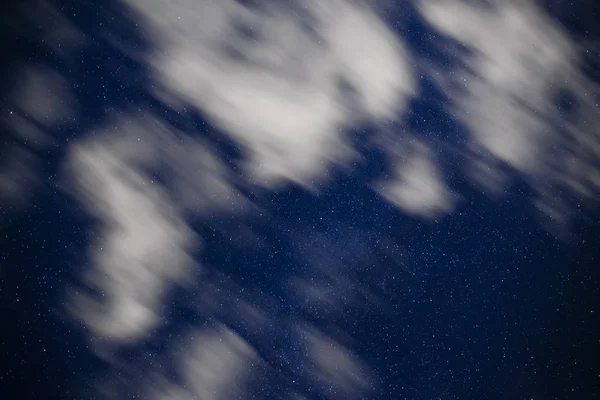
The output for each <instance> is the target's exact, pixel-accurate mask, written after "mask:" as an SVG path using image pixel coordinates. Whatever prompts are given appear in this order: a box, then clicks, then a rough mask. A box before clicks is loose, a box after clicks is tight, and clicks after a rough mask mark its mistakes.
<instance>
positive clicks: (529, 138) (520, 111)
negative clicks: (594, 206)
mask: <svg viewBox="0 0 600 400" xmlns="http://www.w3.org/2000/svg"><path fill="white" fill-rule="evenodd" d="M420 10H421V12H422V15H423V16H424V17H425V19H426V20H427V21H428V22H430V23H431V24H432V26H433V27H434V28H436V29H438V30H439V31H440V32H441V33H443V34H445V35H448V36H450V37H451V38H453V39H455V40H456V41H458V42H459V43H461V44H463V45H465V46H467V47H468V48H469V49H470V50H471V51H472V53H471V54H465V55H464V56H463V57H462V61H463V62H464V63H465V65H466V66H467V68H458V69H456V70H453V71H450V73H448V71H447V70H440V71H438V73H437V74H436V76H441V77H443V78H442V79H440V80H439V82H440V83H441V85H442V87H443V88H444V89H445V90H446V93H448V95H449V96H450V98H451V99H452V100H453V102H452V103H451V107H450V108H451V109H452V111H453V113H454V115H455V116H456V118H457V119H459V120H460V121H462V122H463V123H465V124H466V126H467V127H468V129H469V138H470V150H471V151H472V152H473V155H474V157H472V158H471V157H470V159H471V160H472V161H474V162H473V163H472V164H470V170H469V171H467V172H468V173H469V175H470V176H471V177H473V178H475V179H476V180H477V181H478V183H482V182H481V179H485V178H486V176H487V177H489V178H490V181H488V182H486V183H485V184H487V186H490V185H491V186H494V185H506V184H507V181H506V179H504V177H502V172H501V168H502V163H503V164H504V165H508V166H510V167H512V168H514V169H515V170H516V171H518V172H519V173H520V174H522V176H524V177H525V178H526V179H527V180H528V181H529V183H530V184H531V185H532V186H533V187H534V188H535V189H536V190H537V191H538V196H539V198H538V199H535V202H536V203H538V208H540V209H547V210H551V209H553V208H554V207H555V206H553V205H551V203H554V204H558V203H561V201H558V202H557V201H555V199H556V198H557V197H561V196H562V195H561V193H560V192H561V189H560V188H561V187H562V188H568V189H569V190H571V189H575V190H576V191H577V192H579V193H578V194H580V193H583V192H587V194H591V193H594V195H596V196H597V194H598V189H600V186H598V182H596V181H595V178H593V179H591V180H590V179H588V178H587V177H588V176H598V168H597V166H595V164H594V161H592V159H593V158H595V157H596V158H597V157H598V156H599V155H600V151H598V150H599V149H600V140H599V138H598V136H597V135H596V134H595V133H594V132H593V129H594V128H592V126H593V124H594V122H593V121H595V122H597V121H599V120H600V115H599V112H598V108H597V107H596V106H595V104H593V101H594V100H593V99H594V97H595V96H597V95H598V93H599V91H598V89H597V87H596V85H594V84H592V83H591V82H589V81H587V80H586V78H585V77H584V76H583V75H582V74H581V72H580V70H579V59H578V54H577V51H578V48H577V46H576V45H575V44H574V43H573V42H571V41H570V39H569V37H568V36H567V35H566V34H565V33H564V32H563V30H562V29H561V28H560V27H558V26H557V25H556V24H555V23H553V22H552V20H551V19H550V18H549V17H547V16H546V15H544V12H543V11H542V10H541V9H539V8H537V7H536V6H535V5H534V4H533V3H532V2H529V1H523V2H502V1H494V2H491V5H490V6H485V7H484V6H482V5H481V4H479V5H473V4H472V3H467V2H463V1H455V0H448V1H421V2H420ZM561 88H565V89H567V90H569V91H571V92H572V94H573V96H574V99H575V100H576V102H577V103H578V106H577V107H579V108H577V109H576V111H575V115H574V116H572V117H568V116H565V115H563V114H562V112H561V110H559V109H557V107H556V103H555V99H556V96H557V94H558V90H559V89H561ZM570 118H573V119H574V120H575V122H573V121H570V120H569V119H570ZM586 122H587V124H586ZM583 142H585V143H586V144H585V145H583ZM586 147H587V148H586ZM486 153H487V154H488V155H489V156H488V159H487V160H486V157H485V154H486ZM498 161H499V162H500V163H499V162H498ZM573 162H575V163H577V164H578V168H575V169H573V168H570V166H572V165H573ZM499 189H500V188H495V190H496V191H498V190H499ZM563 211H565V210H563ZM560 213H561V212H559V210H557V209H554V210H553V211H552V212H551V213H550V214H552V215H554V218H558V219H559V220H560V219H561V217H559V214H560Z"/></svg>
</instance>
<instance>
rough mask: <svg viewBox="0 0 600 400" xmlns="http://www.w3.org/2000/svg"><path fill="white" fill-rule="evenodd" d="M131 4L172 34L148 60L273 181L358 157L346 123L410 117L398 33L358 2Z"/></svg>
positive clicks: (318, 172)
mask: <svg viewBox="0 0 600 400" xmlns="http://www.w3.org/2000/svg"><path fill="white" fill-rule="evenodd" d="M131 3H132V4H133V5H134V6H135V7H137V8H138V9H139V10H140V11H141V12H142V13H143V14H144V15H146V16H147V18H148V19H149V20H150V21H152V22H153V26H154V29H155V37H156V39H157V41H158V42H160V43H162V44H163V46H162V47H161V48H160V50H159V51H157V52H155V53H154V54H152V55H151V56H150V60H149V62H150V63H151V64H152V65H154V66H155V67H156V70H157V71H158V74H159V76H160V78H161V80H162V82H163V84H164V85H165V86H166V87H167V88H169V89H171V90H172V91H174V92H175V93H179V94H180V95H181V96H183V97H184V98H186V99H187V100H188V101H190V102H192V103H193V104H195V105H196V106H198V107H199V108H200V109H202V110H203V111H204V112H205V113H206V114H207V115H208V116H209V117H210V119H211V120H212V122H213V123H215V124H216V125H218V126H219V127H220V128H222V129H224V130H225V131H226V132H227V133H228V134H229V135H231V137H232V138H233V139H235V140H236V141H237V142H238V143H240V144H241V145H242V146H244V148H246V149H247V150H248V152H249V160H248V164H247V166H246V167H247V171H248V172H249V173H250V176H251V178H252V179H253V180H255V181H256V182H257V183H259V184H262V185H264V186H266V187H269V188H274V187H277V186H278V185H279V184H281V183H282V182H284V181H285V180H291V181H293V182H295V183H298V184H301V185H304V186H305V187H307V188H313V187H314V184H315V183H316V182H318V181H320V180H323V179H324V178H326V176H327V171H328V166H329V165H330V164H332V163H333V164H335V163H344V162H347V161H349V160H351V159H353V157H354V156H355V152H354V151H353V150H352V149H351V147H350V146H349V144H348V143H346V142H345V138H344V136H343V131H344V129H345V128H348V127H349V126H350V125H352V124H353V123H356V122H360V121H364V120H373V121H387V120H389V119H395V118H399V117H401V115H402V111H403V107H404V106H405V105H406V100H407V98H408V97H409V96H411V95H412V94H413V93H414V82H413V78H412V75H411V71H410V67H409V65H408V63H407V62H406V52H405V50H404V49H403V47H402V45H401V43H400V42H399V41H398V38H397V37H396V36H395V35H394V34H393V33H392V32H391V31H390V30H389V29H387V27H386V26H385V25H384V24H383V23H382V22H381V21H380V20H379V19H378V18H377V17H376V16H375V15H374V14H373V13H372V12H371V11H370V10H369V9H367V8H364V7H361V6H358V5H357V4H356V3H352V2H346V1H334V2H329V3H327V4H324V3H319V2H316V1H309V2H306V3H303V5H302V6H297V7H295V6H288V7H284V6H280V5H276V4H275V3H270V2H267V3H265V4H263V5H261V6H260V7H245V6H244V5H243V4H240V2H237V1H233V0H226V1H212V0H203V1H187V0H180V1H177V2H170V3H168V4H167V3H163V2H160V1H151V2H148V1H143V2H142V1H136V0H131Z"/></svg>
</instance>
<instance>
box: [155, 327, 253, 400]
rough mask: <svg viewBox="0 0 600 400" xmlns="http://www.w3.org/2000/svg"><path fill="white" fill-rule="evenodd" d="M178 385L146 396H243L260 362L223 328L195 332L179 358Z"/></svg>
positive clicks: (211, 399)
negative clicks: (179, 380)
mask: <svg viewBox="0 0 600 400" xmlns="http://www.w3.org/2000/svg"><path fill="white" fill-rule="evenodd" d="M176 357H179V358H180V362H179V372H180V373H181V378H182V382H181V383H164V384H163V385H162V386H163V387H159V388H153V389H152V390H151V392H152V393H150V395H149V396H148V397H149V398H153V399H156V400H159V399H165V400H166V399H202V400H219V399H233V398H238V397H239V396H240V395H243V393H245V391H244V390H245V384H246V383H247V380H248V379H249V378H251V377H252V375H253V374H254V373H255V369H256V368H257V366H258V363H259V362H260V360H259V358H258V356H257V354H256V352H255V351H254V349H253V348H252V347H251V346H250V345H249V344H248V343H247V342H246V341H245V340H244V339H242V338H241V337H240V336H238V335H237V334H235V333H234V332H232V331H230V330H228V329H226V328H217V329H216V330H211V331H208V332H207V331H201V330H198V331H197V332H195V333H194V335H193V337H192V338H191V339H190V340H189V341H187V342H186V343H185V348H182V351H181V352H180V354H178V355H176Z"/></svg>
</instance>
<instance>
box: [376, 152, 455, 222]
mask: <svg viewBox="0 0 600 400" xmlns="http://www.w3.org/2000/svg"><path fill="white" fill-rule="evenodd" d="M405 151H407V152H408V154H407V160H405V161H396V162H397V165H396V171H395V174H394V176H393V177H392V178H391V179H390V180H387V181H383V182H381V183H379V184H377V185H376V187H377V189H378V191H379V192H380V193H381V194H382V196H383V197H385V198H386V199H387V200H388V201H389V202H391V203H392V204H394V205H395V206H397V207H399V208H400V209H402V210H403V211H404V212H406V213H408V214H411V215H416V216H419V217H426V218H435V217H438V216H441V215H444V214H447V213H450V212H451V211H453V209H454V204H455V199H454V196H453V194H452V193H451V192H450V190H449V189H448V188H447V186H446V184H445V182H444V181H443V177H442V173H441V172H440V171H439V170H438V168H437V164H436V161H435V160H434V159H433V157H432V154H431V151H430V150H429V148H428V147H427V146H426V145H425V144H423V143H414V144H413V145H412V146H411V148H410V150H409V149H405Z"/></svg>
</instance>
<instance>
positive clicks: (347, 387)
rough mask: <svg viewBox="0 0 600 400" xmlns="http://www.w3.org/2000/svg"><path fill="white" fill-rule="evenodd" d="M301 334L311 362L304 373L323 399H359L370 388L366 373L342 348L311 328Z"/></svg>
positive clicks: (348, 352)
mask: <svg viewBox="0 0 600 400" xmlns="http://www.w3.org/2000/svg"><path fill="white" fill-rule="evenodd" d="M300 329H301V330H302V336H303V338H304V339H305V340H306V346H307V354H308V357H309V359H310V360H311V363H312V365H311V368H309V369H308V373H309V374H310V375H311V376H312V377H313V378H314V379H315V380H316V381H317V382H318V383H319V384H320V385H322V387H323V388H324V390H325V391H326V393H327V398H340V399H350V398H363V396H364V394H365V392H367V391H368V390H369V388H370V387H371V382H370V380H371V379H370V377H369V375H368V373H367V369H366V368H365V366H363V365H362V363H361V362H360V361H359V359H358V358H357V357H356V356H355V355H354V354H352V352H351V351H350V350H349V349H347V348H346V347H344V346H343V345H342V344H340V343H338V342H336V341H335V340H332V339H330V338H328V337H327V336H325V335H323V334H321V333H319V332H317V331H316V330H314V329H312V328H308V329H305V330H303V328H300Z"/></svg>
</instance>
